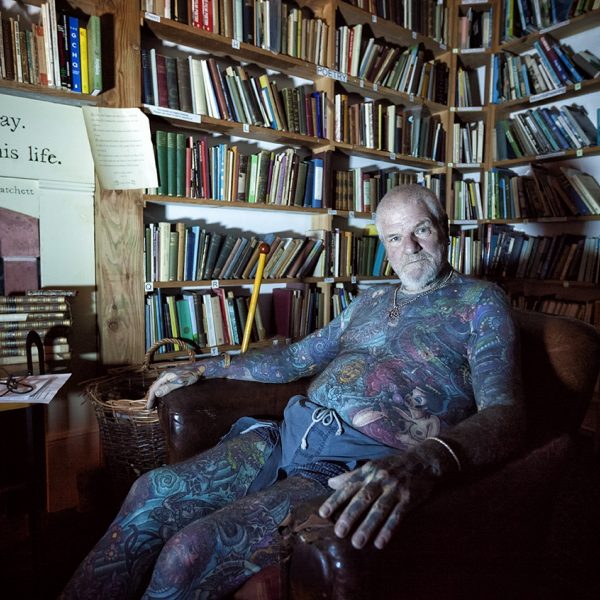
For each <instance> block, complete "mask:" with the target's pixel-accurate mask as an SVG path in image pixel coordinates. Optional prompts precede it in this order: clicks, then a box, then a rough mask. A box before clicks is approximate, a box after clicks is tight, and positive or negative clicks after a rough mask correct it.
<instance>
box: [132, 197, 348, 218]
mask: <svg viewBox="0 0 600 600" xmlns="http://www.w3.org/2000/svg"><path fill="white" fill-rule="evenodd" d="M144 202H150V203H152V204H168V205H172V204H187V205H193V206H207V207H214V208H224V207H228V208H229V207H231V208H240V209H242V210H268V211H284V212H293V213H303V214H327V213H328V212H330V210H329V209H327V208H311V207H308V206H285V205H281V204H266V203H264V202H239V201H229V200H213V199H211V198H182V197H179V196H156V195H151V194H146V195H145V196H144ZM338 212H339V211H338Z"/></svg>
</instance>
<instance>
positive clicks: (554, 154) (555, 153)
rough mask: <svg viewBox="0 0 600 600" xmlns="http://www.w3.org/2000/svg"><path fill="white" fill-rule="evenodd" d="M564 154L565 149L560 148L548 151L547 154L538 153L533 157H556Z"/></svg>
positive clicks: (539, 158) (537, 158) (538, 158)
mask: <svg viewBox="0 0 600 600" xmlns="http://www.w3.org/2000/svg"><path fill="white" fill-rule="evenodd" d="M565 154H566V153H565V151H564V150H561V151H560V152H550V153H549V154H538V155H537V156H536V157H535V159H536V160H542V159H544V158H556V157H557V156H564V155H565Z"/></svg>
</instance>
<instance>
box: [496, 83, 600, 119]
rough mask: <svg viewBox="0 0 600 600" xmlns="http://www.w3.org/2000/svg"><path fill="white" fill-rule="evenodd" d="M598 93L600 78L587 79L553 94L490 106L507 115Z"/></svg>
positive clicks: (545, 93) (548, 93) (559, 89)
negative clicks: (532, 107)
mask: <svg viewBox="0 0 600 600" xmlns="http://www.w3.org/2000/svg"><path fill="white" fill-rule="evenodd" d="M597 91H600V77H599V78H596V79H586V80H585V81H581V82H580V83H572V84H571V85H566V86H563V87H561V88H558V89H557V90H553V91H552V93H551V92H544V93H542V94H534V95H533V96H527V97H526V98H517V99H515V100H508V101H506V102H501V103H499V104H490V106H494V107H495V108H496V113H497V114H498V113H500V114H507V113H510V112H515V111H518V110H524V109H526V108H529V107H530V106H539V105H540V104H545V103H547V102H556V101H557V100H568V99H569V98H576V97H577V96H582V95H584V94H590V93H592V92H597Z"/></svg>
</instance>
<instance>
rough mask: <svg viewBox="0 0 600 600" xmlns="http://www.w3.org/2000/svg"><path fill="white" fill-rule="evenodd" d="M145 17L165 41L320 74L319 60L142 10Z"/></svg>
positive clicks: (296, 72) (289, 70) (288, 70)
mask: <svg viewBox="0 0 600 600" xmlns="http://www.w3.org/2000/svg"><path fill="white" fill-rule="evenodd" d="M142 20H143V22H144V23H145V24H146V26H147V27H148V28H149V29H150V30H151V31H152V33H154V35H155V36H156V37H157V38H159V39H160V40H163V41H166V42H170V43H175V44H179V45H182V46H187V47H189V48H195V49H196V50H201V51H203V52H208V53H212V54H216V55H218V56H226V57H229V58H233V59H234V60H237V61H239V62H244V63H254V64H257V65H259V66H261V67H265V68H268V69H274V70H276V71H280V72H281V73H286V74H288V75H293V76H295V77H301V78H303V79H308V80H311V81H313V80H315V79H316V78H317V65H316V64H313V63H309V62H307V61H305V60H301V59H299V58H294V57H293V56H288V55H287V54H279V53H277V52H271V51H270V50H264V49H263V48H259V47H257V46H254V45H253V44H247V43H245V42H238V41H237V40H233V39H231V38H227V37H225V36H222V35H219V34H217V33H213V32H210V31H204V30H202V29H199V28H197V27H192V26H191V25H185V24H183V23H178V22H177V21H172V20H170V19H163V18H161V17H159V16H157V15H154V14H152V13H146V12H143V13H142Z"/></svg>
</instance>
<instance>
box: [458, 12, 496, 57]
mask: <svg viewBox="0 0 600 600" xmlns="http://www.w3.org/2000/svg"><path fill="white" fill-rule="evenodd" d="M492 27H493V9H491V8H490V9H489V10H473V7H471V6H469V7H468V8H467V10H466V12H465V14H462V15H461V14H459V15H458V40H457V41H458V47H459V48H489V47H490V46H491V45H492Z"/></svg>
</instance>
